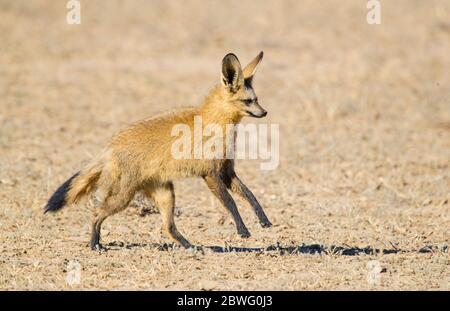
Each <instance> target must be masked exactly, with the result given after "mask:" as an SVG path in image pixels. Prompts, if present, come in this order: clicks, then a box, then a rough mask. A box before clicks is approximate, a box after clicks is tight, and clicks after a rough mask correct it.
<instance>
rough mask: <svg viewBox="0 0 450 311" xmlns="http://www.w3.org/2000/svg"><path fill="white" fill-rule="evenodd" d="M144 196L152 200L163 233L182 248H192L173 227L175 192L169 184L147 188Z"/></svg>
mask: <svg viewBox="0 0 450 311" xmlns="http://www.w3.org/2000/svg"><path fill="white" fill-rule="evenodd" d="M144 193H145V195H146V196H147V197H149V198H150V199H152V200H153V201H154V203H155V205H156V207H157V208H158V210H159V212H160V213H161V216H162V220H163V228H164V231H166V232H167V234H168V235H169V237H170V238H172V239H173V240H174V241H175V242H177V243H178V244H180V245H181V246H183V247H184V248H192V247H193V246H192V244H191V243H189V241H188V240H186V239H185V238H184V237H183V236H182V235H181V233H180V232H179V231H178V229H177V227H176V226H175V220H174V209H175V192H174V189H173V184H172V183H171V182H167V183H164V184H162V185H158V186H149V187H148V188H147V189H145V191H144Z"/></svg>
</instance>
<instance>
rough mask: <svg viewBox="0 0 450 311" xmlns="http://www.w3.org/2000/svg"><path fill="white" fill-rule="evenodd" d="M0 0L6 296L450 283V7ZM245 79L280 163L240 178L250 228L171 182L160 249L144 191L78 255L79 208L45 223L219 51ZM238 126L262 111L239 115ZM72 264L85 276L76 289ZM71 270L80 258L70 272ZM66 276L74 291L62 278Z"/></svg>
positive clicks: (83, 228)
mask: <svg viewBox="0 0 450 311" xmlns="http://www.w3.org/2000/svg"><path fill="white" fill-rule="evenodd" d="M81 8H82V9H81V25H69V24H67V22H66V14H67V8H66V2H65V1H51V0H15V1H9V0H0V289H4V290H21V289H26V290H73V289H82V290H91V289H106V290H116V289H145V290H171V289H187V290H199V289H202V290H217V289H225V290H232V289H234V290H305V289H308V290H338V289H345V290H354V289H364V290H450V255H449V244H450V234H449V233H450V202H449V200H450V2H449V1H447V0H441V1H440V0H434V1H433V0H430V1H414V0H396V1H382V7H381V8H382V10H381V13H382V17H381V24H380V25H369V24H368V23H367V21H366V14H367V12H368V9H367V8H366V1H361V0H343V1H334V0H327V1H315V0H308V1H296V0H292V1H275V0H274V1H257V0H254V1H253V0H252V1H250V0H244V1H234V0H233V1H216V0H214V1H200V0H198V1H183V2H182V1H149V0H130V1H119V0H107V1H106V0H105V1H100V0H85V1H81ZM261 50H263V51H264V53H265V56H264V60H263V61H262V63H261V65H260V67H259V68H258V73H257V75H256V78H255V82H254V85H255V90H256V93H257V95H258V97H259V102H260V104H261V105H262V106H263V107H264V108H265V109H266V110H268V112H269V114H268V116H267V118H265V119H261V120H258V122H260V123H269V124H279V125H280V164H279V166H278V168H277V169H275V170H272V171H261V170H259V164H260V161H258V160H239V161H238V162H237V168H236V170H237V172H238V174H239V175H240V177H241V179H242V180H243V181H244V182H245V183H246V184H247V185H248V186H249V187H250V188H251V189H252V190H253V192H254V193H255V195H256V196H257V198H258V200H259V201H260V202H261V204H262V205H263V207H264V209H265V211H266V212H267V214H268V216H269V218H270V220H271V221H272V223H273V224H274V226H273V227H272V228H267V229H264V228H261V227H260V226H259V224H258V222H257V219H256V217H255V215H254V214H253V211H252V210H251V208H250V207H249V206H247V205H246V204H245V202H242V201H240V200H237V203H238V206H239V210H240V212H241V215H242V217H243V219H244V221H245V223H246V224H247V226H248V228H249V230H250V232H251V233H252V236H251V237H250V238H249V239H242V238H240V237H239V236H238V235H237V234H236V230H235V227H234V224H233V223H232V220H231V217H230V216H229V215H228V214H227V213H226V211H225V209H223V208H222V207H221V206H220V204H219V202H218V201H216V199H213V196H212V194H211V193H210V192H209V191H208V189H207V187H206V185H205V184H204V182H203V181H202V180H200V179H187V180H179V181H177V182H176V184H175V188H176V195H177V199H176V200H177V201H176V202H177V203H176V206H177V209H176V210H177V217H176V222H177V226H178V228H179V229H180V231H181V232H182V233H183V234H184V236H186V238H188V239H189V240H190V241H191V242H192V243H194V244H196V245H198V246H203V250H202V251H197V252H190V251H186V250H183V249H180V248H177V247H175V248H174V247H173V246H172V244H171V242H170V241H169V240H168V239H167V237H166V236H165V235H164V234H162V232H161V219H160V215H158V214H157V213H156V212H155V211H154V208H153V207H152V205H151V202H148V201H146V200H144V199H142V198H141V197H137V199H136V200H135V201H134V202H133V203H132V207H130V208H128V209H127V210H126V211H124V212H122V213H120V214H117V215H114V216H112V217H110V218H109V219H108V220H107V221H106V222H105V224H104V226H103V231H102V232H103V237H102V238H103V243H104V244H105V246H106V247H107V248H108V251H106V252H102V253H100V252H95V251H91V250H90V248H89V247H88V242H89V237H90V223H91V220H92V210H93V204H91V203H92V200H91V201H90V202H88V204H79V205H76V206H69V207H66V208H65V209H64V210H62V211H61V212H59V213H57V214H46V215H44V214H43V206H44V205H45V203H46V200H47V199H48V198H49V196H50V195H51V194H52V193H53V191H54V190H55V189H56V187H57V186H58V185H60V184H61V183H62V182H63V181H65V180H66V179H67V178H69V177H70V176H71V175H72V174H73V173H74V172H76V171H77V170H79V169H80V168H81V167H82V166H83V165H84V164H86V163H87V162H88V161H89V160H90V159H91V158H93V157H94V156H95V155H96V154H97V153H99V152H101V150H102V149H103V147H104V146H105V144H106V143H107V141H108V139H109V138H110V137H111V136H112V135H113V134H114V133H115V132H117V131H118V130H119V129H121V128H123V127H125V126H126V125H127V124H129V123H131V122H135V121H137V120H139V119H142V118H146V117H148V116H151V115H153V114H156V113H159V112H162V111H165V110H169V109H173V108H178V107H182V106H187V105H196V104H199V103H200V102H201V101H202V99H203V97H204V96H205V95H206V94H207V92H208V90H209V89H210V88H211V87H212V86H213V85H214V84H216V83H218V82H219V81H220V80H219V79H220V62H221V60H222V57H223V56H224V55H225V54H226V53H228V52H234V53H236V54H237V55H238V57H239V58H240V60H241V62H242V63H243V64H246V63H247V62H248V61H250V60H251V59H252V58H253V57H254V56H255V55H256V54H257V53H258V52H259V51H261ZM245 122H247V123H248V122H255V120H254V119H246V120H245ZM74 263H79V265H80V266H79V267H80V268H81V275H80V279H79V282H71V281H70V280H71V279H70V277H69V278H68V276H70V273H71V272H73V271H72V270H71V269H73V266H74ZM75 266H76V264H75ZM68 281H69V282H68Z"/></svg>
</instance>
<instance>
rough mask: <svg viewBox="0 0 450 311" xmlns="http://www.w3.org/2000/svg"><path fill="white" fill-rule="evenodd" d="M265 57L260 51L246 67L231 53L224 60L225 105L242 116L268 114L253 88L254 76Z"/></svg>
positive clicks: (222, 77)
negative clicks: (242, 66)
mask: <svg viewBox="0 0 450 311" xmlns="http://www.w3.org/2000/svg"><path fill="white" fill-rule="evenodd" d="M262 58H263V52H260V53H259V54H258V55H257V56H256V57H255V59H254V60H252V61H251V62H250V63H249V64H248V65H247V66H246V67H245V68H244V69H242V68H241V64H240V62H239V59H238V58H237V57H236V55H234V54H232V53H229V54H227V55H225V57H224V58H223V60H222V76H221V81H222V89H223V94H224V99H225V100H224V102H223V105H226V107H225V108H226V110H228V111H233V112H235V113H237V114H239V115H240V116H241V117H244V116H250V117H254V118H263V117H265V116H266V115H267V111H266V110H264V109H263V108H262V107H261V106H260V105H259V103H258V97H257V96H256V94H255V91H254V89H253V76H254V74H255V72H256V68H257V67H258V64H259V63H260V62H261V60H262Z"/></svg>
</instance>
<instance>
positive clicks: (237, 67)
mask: <svg viewBox="0 0 450 311" xmlns="http://www.w3.org/2000/svg"><path fill="white" fill-rule="evenodd" d="M222 84H223V86H225V87H226V88H227V89H228V90H229V91H230V92H233V93H234V92H236V91H237V90H239V88H240V87H241V86H243V85H244V74H243V73H242V67H241V63H240V62H239V60H238V58H237V57H236V55H234V54H233V53H229V54H227V55H225V57H224V58H223V60H222Z"/></svg>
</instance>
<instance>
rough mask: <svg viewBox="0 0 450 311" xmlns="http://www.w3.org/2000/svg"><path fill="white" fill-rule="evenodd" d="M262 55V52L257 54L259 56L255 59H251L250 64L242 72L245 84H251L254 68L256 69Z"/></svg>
mask: <svg viewBox="0 0 450 311" xmlns="http://www.w3.org/2000/svg"><path fill="white" fill-rule="evenodd" d="M263 56H264V53H263V51H261V52H259V54H258V55H257V56H256V57H255V59H253V60H252V61H251V62H250V64H248V65H247V66H246V67H245V68H244V70H243V73H244V79H245V81H246V82H249V83H250V84H251V83H252V80H253V75H254V74H255V72H256V68H257V67H258V65H259V63H260V62H261V60H262V59H263Z"/></svg>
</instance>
